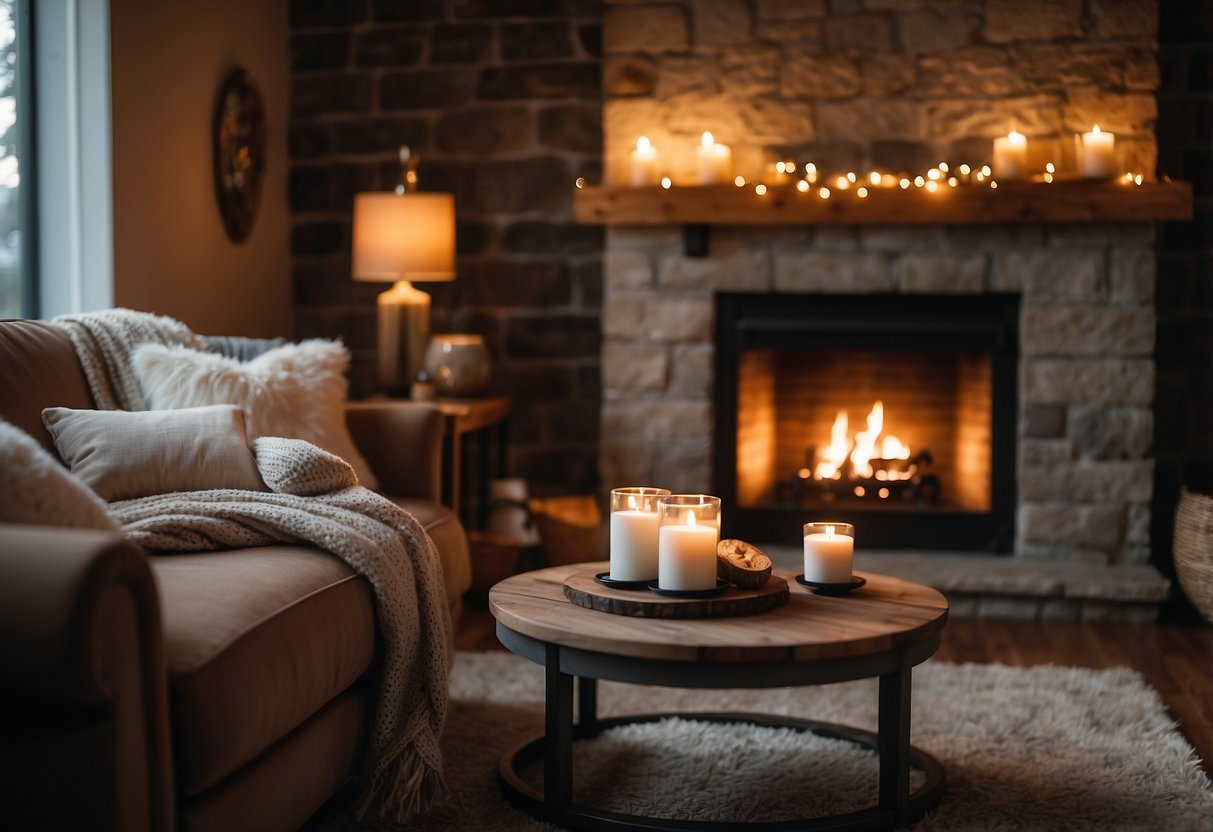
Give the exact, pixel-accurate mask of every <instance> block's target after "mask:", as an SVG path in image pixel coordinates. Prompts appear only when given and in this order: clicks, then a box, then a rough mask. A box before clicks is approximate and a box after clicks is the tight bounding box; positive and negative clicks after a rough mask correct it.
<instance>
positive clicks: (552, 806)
mask: <svg viewBox="0 0 1213 832" xmlns="http://www.w3.org/2000/svg"><path fill="white" fill-rule="evenodd" d="M497 635H498V638H499V639H500V640H501V641H502V643H503V644H505V646H507V647H508V648H509V649H510V650H512V651H513V652H515V653H518V654H520V655H523V656H526V657H527V658H530V659H531V660H532V661H536V662H537V663H539V664H542V665H544V669H545V679H546V689H545V709H544V733H543V734H540V735H538V736H535V737H531V738H528V739H526V740H524V741H522V742H521V743H519V744H518V745H516V746H515V747H513V748H511V749H510V750H508V751H507V752H506V753H505V754H504V755H503V756H502V758H501V761H500V764H499V765H498V770H497V779H498V782H499V783H500V785H501V789H502V791H503V792H504V793H505V796H506V798H507V799H508V800H509V801H510V802H511V803H513V804H514V805H515V806H517V807H518V808H519V809H522V810H523V811H524V812H527V813H528V814H530V815H531V816H533V817H535V818H538V819H540V820H544V821H547V822H548V823H552V824H555V825H557V826H561V827H564V828H566V829H576V830H590V831H591V832H593V831H595V830H603V832H605V831H606V830H621V829H642V830H651V832H675V830H692V829H696V830H716V831H717V832H723V830H729V829H736V828H737V824H736V823H729V822H718V821H691V820H677V819H668V818H650V817H643V816H638V815H623V814H617V813H613V812H607V811H602V810H597V809H594V808H592V807H589V806H584V805H580V804H577V803H574V801H573V740H574V739H591V738H593V737H596V736H598V735H599V734H600V733H602V731H604V730H606V729H608V728H614V727H616V726H620V725H631V724H637V723H646V722H654V721H657V720H660V719H666V718H668V717H682V718H684V719H696V720H701V721H709V722H722V723H746V724H753V725H759V726H766V727H773V728H791V729H794V730H797V731H807V732H811V733H814V734H818V735H821V736H825V737H829V738H833V739H840V740H845V741H849V742H852V743H855V744H857V745H860V746H863V747H866V748H871V749H873V750H874V751H876V752H877V754H878V755H879V758H880V759H879V772H880V773H879V800H878V802H877V804H876V805H874V806H870V807H868V808H866V809H861V810H859V811H856V812H848V813H846V814H841V815H830V816H822V817H816V818H806V819H796V820H779V821H770V822H766V823H753V824H751V823H747V824H746V828H747V829H757V830H768V832H775V830H792V829H814V830H819V829H829V830H848V832H859V831H860V830H885V829H894V828H896V827H899V826H907V825H909V824H911V823H913V822H915V821H917V820H919V819H920V818H921V817H922V816H923V815H924V814H925V813H926V812H927V811H928V810H929V809H931V808H932V807H933V806H935V804H936V803H938V802H939V799H940V797H941V796H942V794H943V785H944V769H943V766H942V765H940V763H939V761H937V760H936V759H935V758H934V757H932V756H931V755H930V754H927V753H926V752H925V751H922V750H921V749H918V748H915V747H913V746H911V745H910V742H909V739H910V676H911V668H912V667H913V665H914V664H917V663H918V662H920V661H923V660H924V659H925V658H926V657H928V656H930V655H931V654H932V653H934V652H935V649H936V648H937V647H938V644H939V639H938V636H936V637H935V638H933V639H931V640H930V641H928V642H926V643H924V644H922V645H919V646H918V647H916V648H911V649H909V650H908V651H906V652H905V653H903V654H901V655H899V656H897V657H896V660H895V661H894V663H893V666H892V667H883V668H880V669H879V670H878V671H877V672H876V673H868V672H865V671H868V670H871V668H864V667H862V666H861V670H860V671H859V672H856V668H854V667H852V668H850V669H847V668H845V667H842V666H837V667H832V666H829V665H825V666H819V667H818V668H817V670H816V671H814V672H812V673H808V674H807V675H806V671H805V670H804V669H801V670H798V671H795V672H792V675H791V677H790V678H789V677H785V674H784V673H774V674H773V678H771V679H764V678H763V674H756V673H753V672H751V673H749V674H748V675H746V676H740V675H736V674H729V675H727V676H726V678H729V679H731V681H732V682H733V683H734V684H732V685H730V684H728V683H727V682H724V683H722V681H723V680H721V679H719V678H717V679H712V678H710V677H706V678H694V677H695V674H694V673H690V674H688V673H687V672H686V671H687V668H681V669H678V670H670V669H668V668H664V667H660V666H654V665H653V664H652V663H651V662H647V661H645V660H637V659H632V660H628V659H622V658H620V657H614V656H611V657H608V656H604V655H602V654H590V653H586V652H584V651H579V650H577V649H575V648H567V647H565V648H562V647H560V646H558V645H554V644H547V643H543V642H540V641H537V640H535V639H531V638H529V637H527V636H523V635H521V634H520V633H516V632H514V631H512V630H510V629H509V628H507V627H504V626H503V625H502V624H501V623H500V622H498V625H497ZM570 671H581V673H578V674H577V675H576V676H574V675H573V673H571V672H570ZM587 671H588V673H587ZM589 673H592V674H593V675H588V674H589ZM654 674H656V675H657V676H658V677H660V678H653V676H654ZM712 675H713V676H714V675H715V674H712ZM864 675H877V676H879V679H880V691H879V700H880V701H879V705H880V715H879V730H878V732H877V733H872V732H869V731H862V730H860V729H857V728H849V727H845V726H840V725H833V724H830V723H824V722H815V721H811V720H804V719H796V718H793V717H781V716H774V715H760V714H742V713H705V714H701V713H689V714H678V713H670V714H647V715H643V716H628V717H619V718H612V719H599V718H598V682H597V680H598V678H599V677H601V678H612V679H616V680H618V681H626V682H633V683H639V684H672V685H674V686H676V687H732V686H740V687H773V686H775V685H776V684H821V683H825V682H829V681H841V680H842V679H846V678H861V677H862V676H864ZM801 676H803V678H796V677H801ZM574 681H576V692H577V706H578V707H577V711H578V721H577V723H576V724H574V722H573V698H574ZM739 681H740V682H741V684H740V685H738V684H736V683H737V682H739ZM772 682H774V684H772ZM539 760H542V761H543V772H544V776H543V782H544V789H543V791H542V792H541V791H539V790H538V789H535V788H534V787H532V786H530V785H528V784H527V783H525V782H524V781H523V779H522V777H521V775H520V773H519V772H520V770H521V769H522V768H523V767H524V766H527V765H530V764H532V763H535V762H537V761H539ZM911 766H912V767H914V768H917V769H919V770H921V771H923V772H925V774H926V781H925V782H924V783H923V784H922V785H921V786H919V787H918V789H916V790H915V791H914V792H910V789H909V785H910V782H909V781H910V768H911Z"/></svg>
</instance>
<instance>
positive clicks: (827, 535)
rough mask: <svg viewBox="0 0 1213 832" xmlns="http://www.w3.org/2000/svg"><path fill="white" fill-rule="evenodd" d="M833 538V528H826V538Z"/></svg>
mask: <svg viewBox="0 0 1213 832" xmlns="http://www.w3.org/2000/svg"><path fill="white" fill-rule="evenodd" d="M833 536H834V527H833V526H826V537H833Z"/></svg>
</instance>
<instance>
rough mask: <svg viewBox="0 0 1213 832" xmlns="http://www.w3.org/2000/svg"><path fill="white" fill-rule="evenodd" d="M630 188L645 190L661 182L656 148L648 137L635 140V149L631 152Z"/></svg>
mask: <svg viewBox="0 0 1213 832" xmlns="http://www.w3.org/2000/svg"><path fill="white" fill-rule="evenodd" d="M631 181H632V187H633V188H647V187H649V186H651V185H656V184H657V183H658V182H660V181H661V177H660V175H659V171H658V170H657V148H655V147H653V143H652V142H650V141H649V138H648V136H641V137H640V138H639V139H637V140H636V149H635V150H633V151H632V180H631Z"/></svg>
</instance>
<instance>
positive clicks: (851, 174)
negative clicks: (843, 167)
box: [847, 170, 855, 182]
mask: <svg viewBox="0 0 1213 832" xmlns="http://www.w3.org/2000/svg"><path fill="white" fill-rule="evenodd" d="M847 181H848V182H854V181H855V171H853V170H849V171H847Z"/></svg>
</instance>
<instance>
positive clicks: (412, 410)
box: [345, 400, 443, 502]
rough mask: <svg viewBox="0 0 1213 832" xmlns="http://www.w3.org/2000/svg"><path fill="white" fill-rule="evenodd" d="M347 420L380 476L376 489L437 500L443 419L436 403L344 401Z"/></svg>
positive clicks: (438, 494)
mask: <svg viewBox="0 0 1213 832" xmlns="http://www.w3.org/2000/svg"><path fill="white" fill-rule="evenodd" d="M345 421H346V425H347V426H348V427H349V429H350V435H351V436H353V438H354V444H356V445H357V446H358V450H359V451H361V452H362V455H363V456H364V457H366V461H367V462H368V463H369V464H370V466H371V470H372V471H374V472H375V476H377V477H378V478H379V490H380V491H382V492H384V493H385V494H392V495H395V496H398V497H413V498H415V499H419V500H433V501H434V502H440V501H441V499H442V430H443V423H442V413H441V412H440V411H439V410H438V408H436V407H434V406H433V405H429V404H425V403H423V402H407V401H373V400H372V401H360V402H348V403H347V404H346V406H345Z"/></svg>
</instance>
